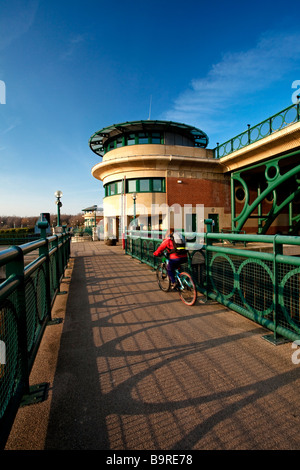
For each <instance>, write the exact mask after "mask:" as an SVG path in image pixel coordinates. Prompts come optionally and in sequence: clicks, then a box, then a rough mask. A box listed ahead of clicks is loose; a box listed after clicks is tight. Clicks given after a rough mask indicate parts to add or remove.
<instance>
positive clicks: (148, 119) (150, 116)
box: [148, 95, 152, 121]
mask: <svg viewBox="0 0 300 470" xmlns="http://www.w3.org/2000/svg"><path fill="white" fill-rule="evenodd" d="M151 104H152V95H151V96H150V106H149V117H148V121H150V117H151Z"/></svg>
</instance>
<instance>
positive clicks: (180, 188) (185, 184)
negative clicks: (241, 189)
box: [166, 177, 231, 213]
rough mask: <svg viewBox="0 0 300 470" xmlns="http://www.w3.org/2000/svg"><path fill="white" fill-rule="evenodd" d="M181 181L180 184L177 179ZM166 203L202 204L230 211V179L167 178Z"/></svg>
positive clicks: (170, 204)
mask: <svg viewBox="0 0 300 470" xmlns="http://www.w3.org/2000/svg"><path fill="white" fill-rule="evenodd" d="M178 180H180V181H182V183H181V184H179V183H177V181H178ZM166 189H167V204H168V205H169V206H172V205H173V204H180V205H184V204H193V205H196V204H204V206H205V207H223V208H224V212H225V213H230V212H231V209H230V181H229V180H227V179H225V178H224V180H223V179H205V178H203V179H196V178H181V177H180V178H174V177H168V178H167V188H166Z"/></svg>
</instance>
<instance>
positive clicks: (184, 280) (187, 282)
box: [179, 273, 197, 305]
mask: <svg viewBox="0 0 300 470" xmlns="http://www.w3.org/2000/svg"><path fill="white" fill-rule="evenodd" d="M179 276H180V280H181V284H182V287H179V296H180V298H181V300H182V302H184V303H185V304H186V305H194V303H195V302H196V299H197V289H196V286H195V284H194V281H193V279H192V277H191V275H190V274H188V273H180V274H179Z"/></svg>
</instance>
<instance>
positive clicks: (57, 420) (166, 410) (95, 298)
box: [43, 242, 300, 450]
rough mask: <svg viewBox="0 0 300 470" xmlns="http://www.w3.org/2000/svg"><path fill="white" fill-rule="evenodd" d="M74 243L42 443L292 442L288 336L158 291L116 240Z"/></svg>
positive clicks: (293, 386)
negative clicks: (277, 339)
mask: <svg viewBox="0 0 300 470" xmlns="http://www.w3.org/2000/svg"><path fill="white" fill-rule="evenodd" d="M80 245H81V246H80V247H76V248H75V249H74V247H72V256H73V261H74V267H73V272H72V278H71V282H70V286H69V295H68V300H67V303H66V316H65V319H64V325H63V329H62V334H61V341H60V349H59V354H58V359H57V366H56V370H55V376H54V380H53V385H52V400H51V408H50V413H49V419H48V422H47V433H46V438H45V442H44V444H43V448H44V449H45V450H54V449H65V450H75V449H76V450H80V449H82V450H83V449H84V450H90V449H91V450H192V449H206V450H207V449H296V448H299V444H300V437H299V435H298V433H297V429H298V425H299V420H300V407H299V404H298V400H297V395H298V393H297V392H296V390H298V387H299V380H300V369H299V368H297V367H296V366H295V365H293V363H292V361H291V354H292V349H291V346H290V345H289V344H284V345H282V346H280V347H274V346H272V345H270V344H269V343H267V342H265V341H263V340H262V335H263V333H264V332H265V330H264V328H263V327H261V326H259V325H256V324H255V323H253V322H252V321H250V320H248V319H246V318H244V317H242V316H241V315H239V314H237V313H235V312H231V311H230V310H228V309H227V308H225V307H223V306H222V305H219V304H216V303H208V304H199V303H198V304H197V305H195V306H194V307H187V306H186V305H184V304H183V303H182V302H180V300H179V297H178V295H177V294H176V293H168V294H166V293H163V292H161V291H160V290H159V289H158V287H157V284H156V281H155V275H154V272H153V270H151V269H150V268H149V267H147V266H146V265H141V264H140V263H139V262H138V261H136V260H132V259H131V258H130V257H128V256H125V255H124V254H123V252H122V250H121V248H120V247H118V246H117V247H105V245H102V244H101V245H97V247H96V246H95V244H93V243H92V242H91V243H86V244H84V246H83V244H80Z"/></svg>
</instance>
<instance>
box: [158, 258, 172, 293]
mask: <svg viewBox="0 0 300 470" xmlns="http://www.w3.org/2000/svg"><path fill="white" fill-rule="evenodd" d="M156 277H157V282H158V285H159V287H160V289H161V290H163V291H164V292H168V290H170V285H171V282H170V279H169V276H168V273H167V267H166V264H165V263H161V264H160V265H159V266H158V267H157V269H156Z"/></svg>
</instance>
